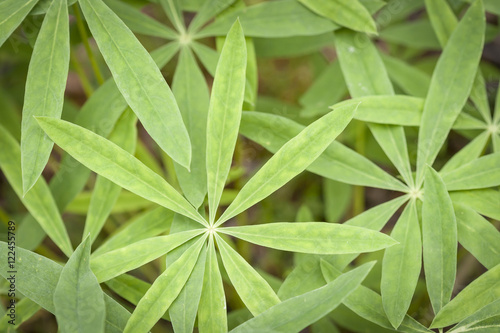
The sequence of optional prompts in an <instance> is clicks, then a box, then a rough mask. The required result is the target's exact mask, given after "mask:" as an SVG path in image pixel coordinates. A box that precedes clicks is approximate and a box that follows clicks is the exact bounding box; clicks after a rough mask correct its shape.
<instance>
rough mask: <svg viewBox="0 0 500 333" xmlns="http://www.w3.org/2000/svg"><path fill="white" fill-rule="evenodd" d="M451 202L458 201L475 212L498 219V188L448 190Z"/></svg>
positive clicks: (499, 215) (499, 216) (499, 197)
mask: <svg viewBox="0 0 500 333" xmlns="http://www.w3.org/2000/svg"><path fill="white" fill-rule="evenodd" d="M450 197H451V199H452V200H453V202H459V203H461V204H464V205H466V206H469V207H471V208H472V209H474V210H475V211H476V212H478V213H480V214H482V215H485V216H488V217H491V218H492V219H495V220H500V211H499V210H498V207H500V192H499V191H498V190H494V189H490V188H486V189H480V190H469V191H453V192H450Z"/></svg>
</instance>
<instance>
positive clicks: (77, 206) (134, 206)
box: [64, 176, 156, 215]
mask: <svg viewBox="0 0 500 333" xmlns="http://www.w3.org/2000/svg"><path fill="white" fill-rule="evenodd" d="M97 178H98V179H99V176H98V177H97ZM102 179H105V178H101V182H102ZM111 184H113V183H111ZM113 186H116V185H115V184H113ZM94 187H95V186H94ZM118 188H119V189H121V188H120V187H119V186H118ZM93 192H94V191H83V192H80V193H79V194H78V195H77V196H76V198H75V200H73V201H71V202H70V203H69V204H68V205H67V206H66V208H65V210H64V211H65V212H66V213H72V214H78V215H87V213H88V210H89V207H90V201H91V199H92V195H93ZM151 206H156V204H155V203H153V202H151V201H149V200H146V199H144V198H143V197H140V196H138V195H137V194H134V193H132V192H129V191H121V192H119V193H118V198H117V199H116V202H115V204H114V206H112V207H111V208H110V209H111V211H110V213H111V214H120V213H135V212H137V211H140V210H142V209H145V208H150V207H151Z"/></svg>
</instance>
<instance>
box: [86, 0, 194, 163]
mask: <svg viewBox="0 0 500 333" xmlns="http://www.w3.org/2000/svg"><path fill="white" fill-rule="evenodd" d="M79 3H80V6H81V8H82V11H83V14H84V15H85V18H86V19H87V23H88V25H89V28H90V31H91V32H92V35H93V36H94V38H95V40H96V42H97V45H98V46H99V49H100V51H101V53H102V55H103V57H104V60H106V63H107V64H108V66H109V69H110V70H111V73H112V74H113V78H114V79H115V82H116V85H117V86H118V88H119V89H120V92H121V93H122V94H123V97H124V98H125V100H126V101H127V103H128V104H129V105H130V107H131V108H132V110H133V111H134V112H135V114H136V115H137V117H138V118H139V120H140V121H141V123H142V125H143V126H144V128H145V129H146V131H147V132H148V133H149V135H151V137H152V138H153V139H154V140H155V141H156V143H158V145H159V146H160V147H161V148H162V149H163V150H164V151H165V152H166V153H167V154H169V156H170V157H172V159H173V160H175V161H176V162H178V163H179V164H181V165H183V166H184V167H186V168H188V169H189V166H190V163H191V144H190V141H189V135H188V133H187V130H186V127H185V126H184V123H183V122H182V117H181V114H180V111H179V107H178V106H177V103H176V102H175V98H174V95H173V94H172V92H171V91H170V88H169V87H168V85H167V83H166V82H165V79H164V78H163V75H162V74H161V73H160V70H159V69H158V67H157V66H156V64H155V62H154V61H153V59H152V58H151V56H150V55H149V54H148V52H147V51H146V50H145V49H144V47H143V46H142V45H141V44H140V43H139V41H138V40H137V39H136V37H135V36H134V35H133V34H132V32H131V31H130V30H129V29H128V28H127V27H126V26H125V24H124V23H123V22H122V21H121V20H120V19H119V18H118V17H117V16H116V14H114V13H113V11H111V10H110V9H109V8H108V7H107V6H106V5H105V4H104V3H103V2H102V0H80V1H79Z"/></svg>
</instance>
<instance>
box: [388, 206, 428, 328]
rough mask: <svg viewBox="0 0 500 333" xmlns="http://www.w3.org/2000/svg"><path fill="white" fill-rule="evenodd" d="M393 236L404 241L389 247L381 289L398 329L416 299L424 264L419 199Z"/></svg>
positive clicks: (400, 219) (395, 229)
mask: <svg viewBox="0 0 500 333" xmlns="http://www.w3.org/2000/svg"><path fill="white" fill-rule="evenodd" d="M391 237H392V238H394V239H395V240H397V241H398V242H399V243H400V244H397V245H395V246H392V247H390V248H388V249H386V250H385V254H384V260H383V262H382V279H381V286H380V287H381V292H382V303H383V306H384V310H385V312H386V313H387V317H388V318H389V320H390V322H391V324H392V326H393V327H394V328H398V327H399V325H400V324H401V322H402V321H403V319H404V318H405V314H406V312H407V311H408V308H409V306H410V304H411V300H412V298H413V293H414V292H415V287H416V286H417V282H418V278H419V275H420V269H421V266H422V241H421V237H420V225H419V223H418V216H417V207H416V204H415V201H413V200H412V201H410V203H409V204H408V205H407V206H406V208H405V210H404V211H403V213H402V214H401V216H400V218H399V220H398V221H397V222H396V226H395V227H394V228H393V229H392V232H391Z"/></svg>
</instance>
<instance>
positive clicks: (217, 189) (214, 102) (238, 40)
mask: <svg viewBox="0 0 500 333" xmlns="http://www.w3.org/2000/svg"><path fill="white" fill-rule="evenodd" d="M246 62H247V52H246V45H245V38H244V36H243V31H242V30H241V26H240V24H239V21H236V23H234V25H233V27H232V28H231V30H230V31H229V32H228V34H227V38H226V42H225V43H224V47H223V49H222V52H221V56H220V58H219V63H218V64H217V70H216V73H215V77H214V84H213V88H212V95H211V99H210V107H209V109H208V122H207V144H206V149H207V161H206V162H207V181H208V204H209V209H210V224H213V222H214V220H215V215H216V213H217V207H218V205H219V201H220V197H221V195H222V190H223V189H224V184H225V183H226V179H227V175H228V173H229V169H230V168H231V162H232V158H233V151H234V147H235V145H236V139H237V137H238V128H239V124H240V120H241V107H242V105H243V94H244V92H245V68H246Z"/></svg>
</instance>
